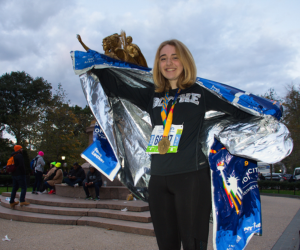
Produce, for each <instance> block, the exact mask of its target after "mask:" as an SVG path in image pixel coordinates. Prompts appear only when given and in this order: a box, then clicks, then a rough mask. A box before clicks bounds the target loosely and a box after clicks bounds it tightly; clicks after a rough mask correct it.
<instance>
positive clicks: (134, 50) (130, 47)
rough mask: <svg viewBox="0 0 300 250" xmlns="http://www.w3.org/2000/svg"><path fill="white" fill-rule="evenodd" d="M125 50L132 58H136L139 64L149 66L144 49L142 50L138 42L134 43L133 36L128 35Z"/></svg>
mask: <svg viewBox="0 0 300 250" xmlns="http://www.w3.org/2000/svg"><path fill="white" fill-rule="evenodd" d="M125 50H126V51H127V53H128V54H129V55H130V56H131V57H132V58H134V60H135V61H136V63H137V64H138V65H141V66H144V67H148V65H147V62H146V59H145V57H144V55H143V53H142V51H141V50H140V48H139V47H138V46H137V45H136V44H133V43H132V37H131V36H127V37H126V45H125Z"/></svg>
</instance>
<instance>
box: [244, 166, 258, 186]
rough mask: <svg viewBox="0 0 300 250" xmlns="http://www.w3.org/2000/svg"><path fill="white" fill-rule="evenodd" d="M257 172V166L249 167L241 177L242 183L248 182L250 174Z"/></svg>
mask: <svg viewBox="0 0 300 250" xmlns="http://www.w3.org/2000/svg"><path fill="white" fill-rule="evenodd" d="M257 172H258V168H249V169H248V171H247V173H246V176H245V177H243V181H242V183H243V184H245V183H246V182H248V181H249V180H250V179H251V177H250V174H254V173H257Z"/></svg>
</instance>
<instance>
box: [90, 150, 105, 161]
mask: <svg viewBox="0 0 300 250" xmlns="http://www.w3.org/2000/svg"><path fill="white" fill-rule="evenodd" d="M92 155H93V156H95V157H96V158H97V159H98V160H99V161H101V162H102V163H104V161H103V160H102V158H101V157H102V154H100V152H99V150H98V148H95V149H94V150H93V151H92Z"/></svg>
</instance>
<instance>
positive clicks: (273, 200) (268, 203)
mask: <svg viewBox="0 0 300 250" xmlns="http://www.w3.org/2000/svg"><path fill="white" fill-rule="evenodd" d="M261 200H262V216H263V236H253V238H252V240H251V241H250V243H249V245H248V246H247V247H246V249H247V250H252V249H254V250H268V249H272V247H273V246H274V244H275V243H276V242H277V240H278V238H279V237H280V236H281V235H282V233H283V232H284V230H285V229H286V227H287V226H288V225H289V223H290V222H291V220H292V219H293V217H294V216H295V214H296V213H297V211H298V210H299V209H300V200H299V199H292V198H282V197H269V196H261ZM298 230H300V225H299V228H298ZM5 235H8V238H10V239H11V241H2V240H1V241H0V249H1V250H6V249H7V250H8V249H9V250H11V249H22V250H23V249H24V250H27V249H28V250H33V249H46V250H52V249H53V250H57V249H65V250H75V249H76V250H77V249H78V250H79V249H80V250H82V249H95V248H96V249H101V250H102V249H124V250H125V249H126V250H144V249H145V250H150V249H158V248H157V244H156V240H155V237H150V236H142V235H136V234H129V233H122V232H117V231H111V230H106V229H103V228H94V227H88V226H67V225H51V224H36V223H27V222H19V221H9V220H4V219H0V238H1V239H2V238H4V236H5ZM208 249H209V250H212V249H213V248H212V225H210V236H209V245H208Z"/></svg>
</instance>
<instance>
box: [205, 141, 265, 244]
mask: <svg viewBox="0 0 300 250" xmlns="http://www.w3.org/2000/svg"><path fill="white" fill-rule="evenodd" d="M209 163H210V168H211V179H212V187H213V191H212V192H213V196H212V197H213V198H212V199H213V210H212V212H213V219H214V236H213V238H214V239H213V242H214V249H215V250H221V249H222V250H223V249H224V250H231V249H234V250H242V249H245V247H246V245H247V243H248V242H249V240H250V239H251V237H252V236H253V235H254V233H259V234H262V224H261V203H260V195H259V190H258V185H257V176H258V168H257V163H256V162H255V161H251V160H247V159H244V158H240V157H237V156H234V155H231V154H230V153H229V152H228V151H227V150H226V148H224V146H223V145H222V144H221V143H220V142H219V141H218V140H216V139H215V142H214V144H213V146H212V148H211V151H210V155H209Z"/></svg>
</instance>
